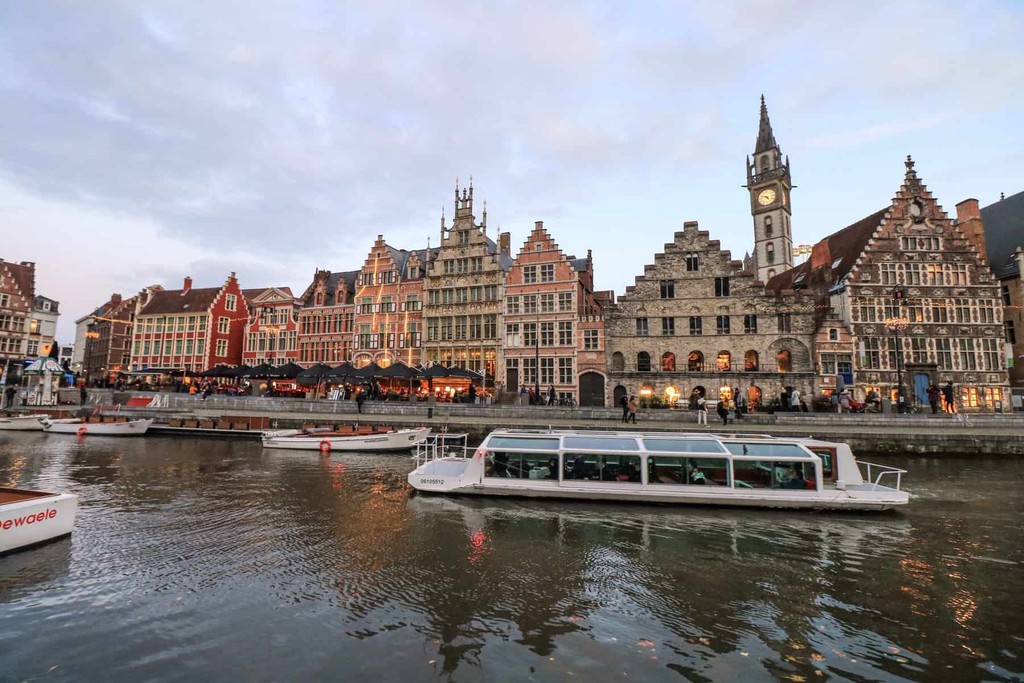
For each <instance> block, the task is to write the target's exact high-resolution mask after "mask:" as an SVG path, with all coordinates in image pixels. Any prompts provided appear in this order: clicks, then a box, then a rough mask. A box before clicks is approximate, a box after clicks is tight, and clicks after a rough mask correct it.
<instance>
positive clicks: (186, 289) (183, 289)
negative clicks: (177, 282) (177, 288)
mask: <svg viewBox="0 0 1024 683" xmlns="http://www.w3.org/2000/svg"><path fill="white" fill-rule="evenodd" d="M190 289H192V278H191V277H189V276H188V275H186V276H185V284H184V285H182V287H181V293H182V294H188V292H189V290H190Z"/></svg>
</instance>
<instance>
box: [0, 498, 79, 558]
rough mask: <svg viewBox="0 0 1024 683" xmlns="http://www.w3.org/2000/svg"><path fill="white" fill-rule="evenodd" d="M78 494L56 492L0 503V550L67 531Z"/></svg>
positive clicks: (31, 543)
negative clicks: (49, 494)
mask: <svg viewBox="0 0 1024 683" xmlns="http://www.w3.org/2000/svg"><path fill="white" fill-rule="evenodd" d="M77 513H78V496H76V495H74V494H71V493H59V494H53V495H51V496H45V495H44V496H36V497H31V498H26V499H25V500H21V501H17V502H11V503H7V504H4V505H0V554H2V553H6V552H10V551H12V550H18V549H19V548H24V547H27V546H32V545H36V544H38V543H43V542H45V541H50V540H53V539H56V538H60V537H62V536H67V535H68V534H70V533H71V529H72V528H73V527H74V525H75V515H76V514H77Z"/></svg>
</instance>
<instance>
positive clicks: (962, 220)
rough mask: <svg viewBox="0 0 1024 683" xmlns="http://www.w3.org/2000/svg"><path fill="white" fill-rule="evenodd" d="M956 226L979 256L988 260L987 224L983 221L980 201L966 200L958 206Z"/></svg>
mask: <svg viewBox="0 0 1024 683" xmlns="http://www.w3.org/2000/svg"><path fill="white" fill-rule="evenodd" d="M956 225H957V227H958V228H959V229H960V232H961V233H962V234H963V236H964V237H966V238H967V241H968V242H970V243H971V246H973V247H974V249H975V251H977V252H978V255H979V256H981V258H982V259H984V260H985V261H987V260H988V250H987V249H986V248H985V223H984V222H983V221H982V220H981V209H980V208H978V200H977V199H974V198H970V199H965V200H963V201H962V202H960V203H959V204H957V205H956Z"/></svg>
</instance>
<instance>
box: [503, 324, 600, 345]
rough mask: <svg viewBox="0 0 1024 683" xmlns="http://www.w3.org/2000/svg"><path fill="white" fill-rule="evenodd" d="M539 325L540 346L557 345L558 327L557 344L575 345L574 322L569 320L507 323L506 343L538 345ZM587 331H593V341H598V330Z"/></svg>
mask: <svg viewBox="0 0 1024 683" xmlns="http://www.w3.org/2000/svg"><path fill="white" fill-rule="evenodd" d="M538 326H539V330H540V338H539V342H540V343H539V345H540V346H556V344H555V339H556V335H555V332H556V329H557V333H558V334H557V340H558V344H557V346H575V345H576V339H575V337H574V336H573V324H572V322H569V321H559V322H557V323H554V322H542V323H509V324H507V325H505V345H506V346H510V347H513V348H515V347H520V346H527V347H530V346H537V345H538V337H537V333H538ZM586 331H587V332H593V333H594V335H593V342H594V343H596V341H597V340H596V333H597V330H586Z"/></svg>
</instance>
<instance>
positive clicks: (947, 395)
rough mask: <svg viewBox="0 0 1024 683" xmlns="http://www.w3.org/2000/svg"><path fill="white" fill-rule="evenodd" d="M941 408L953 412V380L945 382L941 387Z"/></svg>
mask: <svg viewBox="0 0 1024 683" xmlns="http://www.w3.org/2000/svg"><path fill="white" fill-rule="evenodd" d="M942 408H943V410H945V411H946V412H947V413H955V412H956V411H955V410H954V406H953V382H947V383H946V386H944V387H942Z"/></svg>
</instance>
